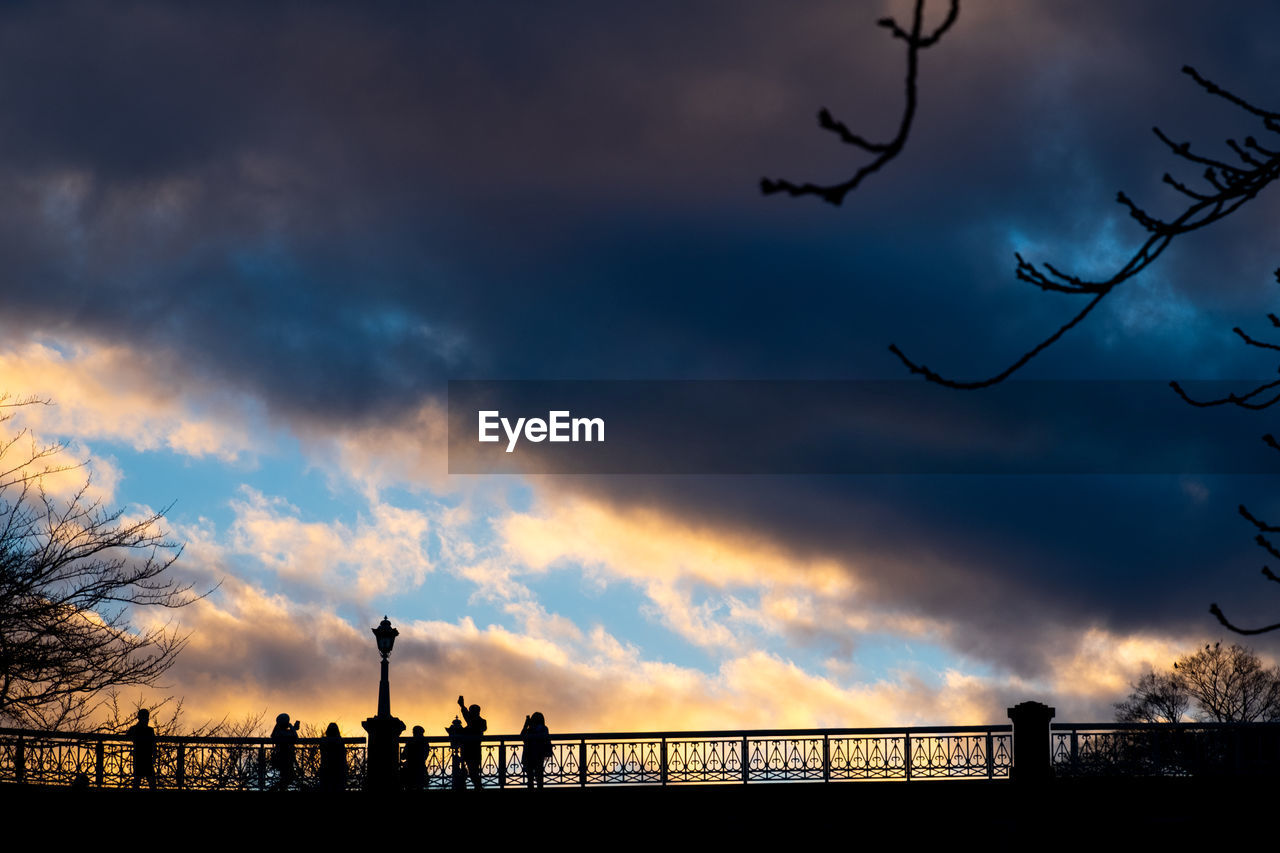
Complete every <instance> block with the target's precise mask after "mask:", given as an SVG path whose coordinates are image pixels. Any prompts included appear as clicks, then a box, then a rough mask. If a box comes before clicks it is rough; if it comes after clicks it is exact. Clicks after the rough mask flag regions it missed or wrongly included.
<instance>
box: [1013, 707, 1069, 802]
mask: <svg viewBox="0 0 1280 853" xmlns="http://www.w3.org/2000/svg"><path fill="white" fill-rule="evenodd" d="M1056 713H1057V710H1056V709H1055V708H1050V707H1049V706H1048V705H1045V704H1044V703H1043V702H1020V703H1018V704H1017V705H1014V706H1013V707H1012V708H1009V709H1008V714H1009V719H1010V720H1012V721H1013V767H1011V768H1010V769H1009V778H1010V779H1013V780H1015V781H1016V782H1018V783H1020V784H1021V783H1029V782H1043V781H1046V780H1048V779H1052V778H1053V742H1052V735H1051V734H1050V731H1049V722H1050V721H1051V720H1052V719H1053V715H1054V714H1056Z"/></svg>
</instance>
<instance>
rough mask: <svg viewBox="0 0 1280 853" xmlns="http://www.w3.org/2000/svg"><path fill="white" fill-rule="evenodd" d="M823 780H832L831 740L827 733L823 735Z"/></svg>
mask: <svg viewBox="0 0 1280 853" xmlns="http://www.w3.org/2000/svg"><path fill="white" fill-rule="evenodd" d="M822 781H823V782H830V781H831V741H830V739H829V737H828V736H827V735H823V736H822Z"/></svg>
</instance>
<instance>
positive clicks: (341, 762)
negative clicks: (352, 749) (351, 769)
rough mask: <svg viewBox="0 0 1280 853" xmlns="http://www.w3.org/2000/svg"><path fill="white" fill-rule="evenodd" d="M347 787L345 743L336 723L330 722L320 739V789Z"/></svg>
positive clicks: (337, 789)
mask: <svg viewBox="0 0 1280 853" xmlns="http://www.w3.org/2000/svg"><path fill="white" fill-rule="evenodd" d="M346 789H347V745H346V744H345V743H343V742H342V733H341V732H340V731H338V724H337V723H330V724H329V727H328V728H327V729H325V730H324V737H323V738H321V739H320V790H321V791H345V790H346Z"/></svg>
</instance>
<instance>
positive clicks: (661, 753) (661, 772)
mask: <svg viewBox="0 0 1280 853" xmlns="http://www.w3.org/2000/svg"><path fill="white" fill-rule="evenodd" d="M658 760H659V761H661V762H662V765H661V766H660V767H659V768H658V778H660V779H661V780H662V784H664V785H665V784H667V739H666V738H663V739H662V745H661V746H660V747H658Z"/></svg>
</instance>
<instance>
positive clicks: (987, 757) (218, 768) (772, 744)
mask: <svg viewBox="0 0 1280 853" xmlns="http://www.w3.org/2000/svg"><path fill="white" fill-rule="evenodd" d="M426 740H427V744H426V745H427V762H426V777H425V783H426V787H428V788H433V789H446V788H451V787H453V786H454V785H455V784H457V782H458V781H461V780H456V776H457V774H458V773H459V772H460V768H458V767H457V766H456V764H455V760H454V757H455V755H456V754H457V751H456V748H455V746H454V745H453V744H452V743H451V742H450V740H449V738H448V737H432V738H427V739H426ZM551 741H552V745H551V754H550V756H549V757H548V758H547V760H546V762H545V764H544V765H543V774H544V780H545V784H546V785H548V786H587V785H593V786H594V785H618V784H622V785H687V784H709V783H744V782H796V781H848V780H872V779H878V780H898V781H908V780H913V779H1005V778H1008V776H1009V768H1010V764H1011V758H1012V743H1011V741H1012V734H1011V727H1010V726H1008V725H996V726H936V727H932V728H923V727H922V728H906V729H885V728H876V729H806V730H759V731H731V732H726V731H705V732H649V733H606V734H559V735H553V736H552V738H551ZM344 742H345V744H346V747H347V764H348V768H349V771H348V777H347V778H348V783H347V786H348V788H349V789H354V788H358V787H360V784H361V780H362V779H363V776H364V762H365V742H364V740H363V739H358V738H348V739H346V740H345V741H344ZM401 743H402V744H407V743H408V739H407V738H403V739H401ZM319 744H320V741H319V740H317V739H301V740H299V741H298V743H297V748H296V757H295V766H296V776H295V779H294V782H293V783H292V785H291V787H292V788H296V789H300V790H306V789H313V788H316V787H318V776H319V761H320V759H319ZM523 754H524V745H523V743H522V741H521V739H520V737H519V736H515V735H513V736H490V737H485V738H484V739H483V740H482V743H481V777H482V780H483V782H484V784H485V785H488V786H493V787H499V788H501V787H508V786H510V787H515V786H522V785H525V784H527V782H528V779H527V777H526V775H525V768H524V765H523ZM271 755H272V746H271V741H270V740H269V739H267V738H199V737H160V738H157V744H156V757H155V769H156V782H157V786H158V787H163V788H190V789H231V790H269V789H272V788H275V787H278V786H279V784H280V781H281V780H280V775H279V772H278V771H277V770H276V769H275V768H274V767H273V762H272V761H271ZM77 779H79V784H88V785H91V786H97V787H117V788H119V787H131V786H132V785H133V784H134V778H133V748H132V744H131V742H130V741H129V740H128V738H126V737H124V736H121V735H101V734H69V733H56V732H39V731H29V730H23V729H0V782H28V783H32V784H42V785H73V784H77ZM143 784H144V785H145V784H146V782H145V781H144V782H143Z"/></svg>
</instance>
